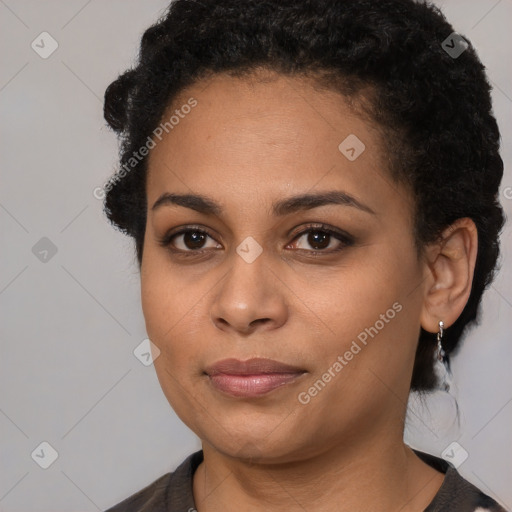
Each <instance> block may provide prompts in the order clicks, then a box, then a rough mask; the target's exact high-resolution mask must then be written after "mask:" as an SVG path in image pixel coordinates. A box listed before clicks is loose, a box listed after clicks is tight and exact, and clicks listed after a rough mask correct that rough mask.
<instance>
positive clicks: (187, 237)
mask: <svg viewBox="0 0 512 512" xmlns="http://www.w3.org/2000/svg"><path fill="white" fill-rule="evenodd" d="M208 239H210V242H209V243H208ZM159 243H160V245H162V246H163V247H168V248H170V249H171V250H176V252H201V251H203V250H205V249H219V248H221V247H222V246H221V245H220V244H219V243H217V242H216V241H215V240H214V239H213V238H212V237H211V236H210V235H209V234H208V233H207V232H206V231H204V230H202V229H198V228H184V229H181V230H179V231H177V232H173V233H169V234H167V235H165V236H164V237H163V238H162V239H161V240H160V241H159Z"/></svg>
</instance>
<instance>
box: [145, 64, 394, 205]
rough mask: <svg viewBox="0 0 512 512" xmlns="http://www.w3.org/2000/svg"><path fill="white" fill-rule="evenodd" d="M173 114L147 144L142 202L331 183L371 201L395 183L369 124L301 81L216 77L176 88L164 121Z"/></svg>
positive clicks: (279, 192) (271, 192) (262, 195)
mask: <svg viewBox="0 0 512 512" xmlns="http://www.w3.org/2000/svg"><path fill="white" fill-rule="evenodd" d="M191 100H192V101H194V102H196V104H195V106H194V108H192V109H189V108H185V107H184V106H185V105H187V104H190V101H191ZM172 116H174V118H175V119H174V121H176V120H178V118H179V120H178V122H177V123H176V124H173V126H172V129H169V130H168V132H167V131H165V132H164V133H163V136H162V139H161V141H157V144H156V147H155V148H153V149H152V150H151V152H150V156H149V165H148V180H147V183H148V186H147V193H148V201H149V202H150V203H151V202H152V201H154V200H156V199H157V195H158V194H159V193H161V192H163V191H175V192H181V193H199V194H206V195H215V196H216V197H218V198H219V199H220V202H222V201H223V200H224V199H225V200H226V201H229V200H230V197H231V196H233V197H235V196H236V195H238V197H243V198H245V199H246V200H249V199H252V200H254V201H260V202H261V201H265V200H266V198H269V197H270V196H272V197H274V198H275V197H278V196H283V195H287V194H289V193H290V192H292V191H297V190H298V189H300V190H301V191H307V190H312V189H314V188H315V187H316V188H321V189H325V188H333V187H337V188H343V189H349V191H350V193H351V194H352V195H354V196H356V197H357V196H358V195H359V196H361V194H362V195H365V196H368V195H370V196H371V195H373V196H375V200H376V201H377V203H379V202H384V201H386V199H389V197H387V195H386V193H388V195H389V193H392V192H393V190H394V191H395V192H396V191H397V185H395V184H393V183H392V179H391V178H390V175H389V174H388V172H387V169H386V168H385V165H384V164H385V163H387V162H388V161H389V159H388V156H387V154H386V149H385V140H383V137H382V134H381V131H380V130H379V129H378V127H377V126H376V125H375V124H374V123H372V122H371V121H369V120H367V119H363V118H362V116H361V115H359V114H358V112H357V111H356V110H355V109H354V108H353V107H352V106H351V105H350V104H349V103H348V102H347V100H346V99H345V98H344V97H343V96H342V95H341V94H339V93H337V92H335V91H332V90H327V89H320V88H319V87H317V86H316V85H315V83H314V82H313V81H312V80H310V79H306V78H302V77H301V78H298V77H289V76H283V75H278V74H276V73H273V74H272V73H268V74H264V75H257V76H249V77H241V78H237V77H232V76H228V75H226V74H220V75H215V76H213V77H211V78H209V79H208V80H205V81H200V82H197V83H195V84H194V85H192V86H191V87H188V88H187V89H185V90H183V91H182V92H181V93H180V94H179V96H178V97H176V98H175V100H174V101H173V103H172V105H171V106H170V107H169V108H168V109H167V111H166V113H165V115H164V116H163V122H164V123H165V122H166V120H169V119H170V118H171V117H172ZM384 186H387V187H388V188H389V187H390V186H391V189H390V190H384Z"/></svg>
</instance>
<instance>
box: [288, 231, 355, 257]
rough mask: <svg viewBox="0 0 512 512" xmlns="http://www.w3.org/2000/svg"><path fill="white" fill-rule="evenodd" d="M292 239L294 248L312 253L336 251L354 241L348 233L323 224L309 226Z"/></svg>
mask: <svg viewBox="0 0 512 512" xmlns="http://www.w3.org/2000/svg"><path fill="white" fill-rule="evenodd" d="M294 241H295V242H294V245H295V248H296V249H299V250H305V251H308V252H313V253H320V252H324V253H331V252H337V251H340V250H342V249H343V248H345V247H347V246H349V245H352V244H353V242H354V241H353V239H352V237H351V236H350V235H348V234H346V233H344V232H342V231H339V230H337V229H334V228H331V227H328V226H325V225H320V226H311V227H309V228H308V229H306V230H305V231H301V232H300V233H299V234H298V235H297V236H296V237H295V238H294ZM310 248H311V249H310Z"/></svg>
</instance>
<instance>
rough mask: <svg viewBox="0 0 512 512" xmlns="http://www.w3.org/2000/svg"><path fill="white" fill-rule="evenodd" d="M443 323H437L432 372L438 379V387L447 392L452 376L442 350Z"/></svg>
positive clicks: (446, 357)
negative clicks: (437, 330)
mask: <svg viewBox="0 0 512 512" xmlns="http://www.w3.org/2000/svg"><path fill="white" fill-rule="evenodd" d="M443 335H444V322H443V321H440V322H439V332H438V333H437V348H436V359H437V361H436V362H435V364H434V371H435V372H436V375H437V376H438V378H439V382H440V387H441V389H442V390H443V391H449V390H450V387H451V384H452V374H451V370H450V365H449V364H448V356H447V355H446V352H445V350H444V348H443Z"/></svg>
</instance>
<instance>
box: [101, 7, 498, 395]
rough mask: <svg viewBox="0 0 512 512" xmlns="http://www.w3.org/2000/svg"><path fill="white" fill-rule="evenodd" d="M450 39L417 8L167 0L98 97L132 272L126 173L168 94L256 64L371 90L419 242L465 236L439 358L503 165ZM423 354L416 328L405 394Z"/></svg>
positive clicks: (449, 32) (142, 209) (467, 66)
mask: <svg viewBox="0 0 512 512" xmlns="http://www.w3.org/2000/svg"><path fill="white" fill-rule="evenodd" d="M453 33H454V29H453V28H452V26H451V25H450V24H449V23H448V22H447V21H446V19H445V18H444V16H443V14H442V13H441V12H440V11H439V10H438V9H437V8H436V7H435V6H433V5H432V4H430V3H429V2H426V1H414V0H379V1H375V0H175V1H174V2H172V3H171V4H170V6H169V8H168V9H167V11H166V12H165V14H164V15H163V16H162V17H161V19H160V20H159V21H158V22H157V23H156V24H155V25H153V26H151V27H150V28H148V29H147V30H146V31H145V33H144V35H143V37H142V41H141V46H140V53H139V58H138V62H137V64H136V66H135V67H133V68H132V69H130V70H128V71H126V72H125V73H123V74H121V75H120V76H119V77H118V78H117V79H116V80H115V81H114V82H112V83H111V84H110V85H109V87H108V88H107V90H106V92H105V104H104V116H105V119H106V120H107V122H108V124H109V125H110V127H111V128H112V129H114V130H115V131H116V132H117V134H118V136H119V137H120V139H121V147H120V164H121V167H122V168H123V169H124V171H123V172H118V173H117V174H116V175H114V176H113V177H112V178H111V180H110V182H108V183H107V185H106V186H105V189H104V190H105V193H106V195H105V204H104V207H105V212H106V214H107V216H108V218H109V219H110V221H111V222H112V223H113V224H114V225H115V226H117V227H118V228H119V229H121V230H122V231H123V232H125V233H126V234H128V235H130V236H132V237H133V238H134V239H135V245H136V252H137V258H138V262H139V266H140V264H141V262H142V257H143V241H144V233H145V226H146V209H147V204H146V192H145V179H146V168H147V158H146V157H145V158H140V161H139V160H138V161H137V162H136V165H134V164H133V154H134V153H135V152H137V151H138V150H139V149H140V148H141V147H143V146H144V145H145V144H146V142H147V140H148V137H150V136H151V134H152V132H153V130H155V128H156V127H157V126H158V125H159V124H160V122H161V121H162V117H163V115H164V112H165V111H166V109H167V108H168V106H169V105H170V104H171V103H172V102H173V99H175V98H176V96H177V95H178V94H179V93H180V92H182V91H183V90H184V89H185V88H186V87H187V86H189V85H192V84H194V83H195V82H197V81H199V80H202V79H205V78H208V77H209V76H213V75H214V74H215V73H230V74H232V75H233V76H244V74H250V73H251V72H254V71H255V70H257V69H268V70H271V71H277V72H278V73H281V74H285V75H287V76H294V75H295V76H313V77H314V78H315V79H316V80H317V81H318V83H320V84H321V85H324V86H327V87H330V88H332V89H334V90H337V91H339V92H340V93H342V94H344V95H345V96H347V97H348V96H350V97H355V96H356V95H358V94H360V93H362V92H363V91H365V95H366V94H367V92H368V91H373V92H372V94H370V98H371V100H370V106H369V111H368V113H369V115H370V117H371V119H372V120H373V121H375V122H376V124H377V126H380V127H381V129H382V130H383V131H384V133H386V134H387V135H388V137H387V139H388V140H389V141H394V144H393V147H392V148H390V149H389V151H388V152H389V174H390V176H391V177H392V178H393V179H395V180H396V181H401V182H403V183H406V184H408V186H409V187H410V189H411V191H412V193H413V195H414V197H415V201H416V213H415V233H414V235H415V240H416V242H417V244H418V247H422V246H423V245H424V244H426V243H429V242H432V241H434V240H436V239H437V238H438V237H439V235H440V233H441V232H442V230H443V229H444V228H446V227H447V226H449V225H450V224H451V223H452V222H453V221H455V220H456V219H458V218H462V217H469V218H471V219H472V220H473V221H474V222H475V224H476V227H477V229H478V256H477V262H476V269H475V275H474V279H473V285H472V290H471V295H470V298H469V301H468V303H467V305H466V307H465V309H464V311H463V312H462V314H461V315H460V317H459V318H458V319H457V321H456V322H455V323H454V324H453V325H452V326H451V327H450V328H449V329H447V330H446V331H445V338H444V348H445V351H446V352H447V354H448V355H449V354H450V353H452V352H453V351H454V349H455V348H456V347H457V345H458V343H459V340H460V338H461V335H462V334H463V331H464V330H465V328H466V327H467V326H468V325H469V324H472V323H474V321H475V320H476V319H477V313H478V308H479V304H480V300H481V296H482V293H483V291H484V290H485V288H486V287H487V286H488V285H489V284H490V282H491V281H492V279H493V277H494V273H495V269H496V264H497V260H498V256H499V233H500V231H501V228H502V226H503V223H504V216H503V211H502V208H501V206H500V204H499V201H498V190H499V185H500V181H501V178H502V174H503V162H502V159H501V157H500V155H499V138H500V136H499V131H498V126H497V123H496V120H495V118H494V116H493V114H492V105H491V98H490V86H489V83H488V81H487V79H486V76H485V71H484V66H483V65H482V63H481V62H480V60H479V59H478V57H477V55H476V53H475V50H474V49H473V47H472V46H471V43H470V42H469V41H467V40H465V39H461V38H460V36H453ZM454 37H455V39H454ZM443 42H444V43H443ZM456 43H457V46H456ZM461 45H462V46H461ZM450 49H452V50H457V49H459V50H460V51H462V53H461V54H460V55H458V54H457V53H460V52H457V53H454V51H450ZM130 159H132V161H131V166H132V167H129V166H128V167H127V164H128V162H130ZM126 169H129V171H128V172H126ZM434 350H435V340H434V336H433V335H432V334H430V333H427V332H426V331H424V330H423V329H421V333H420V336H419V342H418V348H417V353H416V359H415V364H414V370H413V377H412V382H411V389H413V390H429V389H433V388H434V387H435V386H436V384H437V383H436V377H435V374H434V371H433V360H434Z"/></svg>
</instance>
